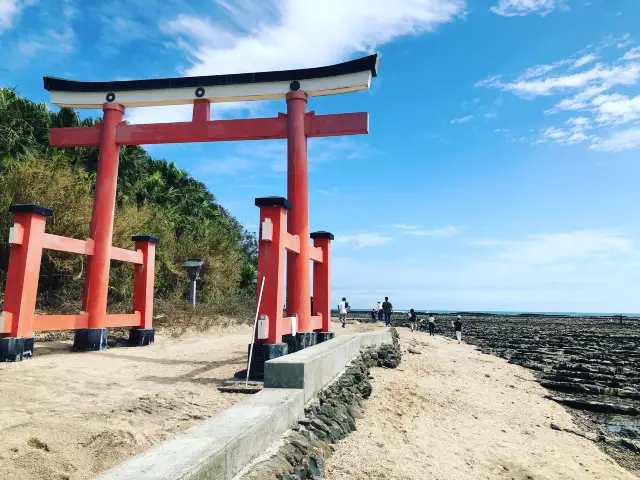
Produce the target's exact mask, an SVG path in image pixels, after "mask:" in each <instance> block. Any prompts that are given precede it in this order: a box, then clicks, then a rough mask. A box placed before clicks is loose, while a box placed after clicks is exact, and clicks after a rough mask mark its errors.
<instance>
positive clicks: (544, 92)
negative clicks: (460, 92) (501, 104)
mask: <svg viewBox="0 0 640 480" xmlns="http://www.w3.org/2000/svg"><path fill="white" fill-rule="evenodd" d="M638 78H640V63H631V64H628V65H622V66H610V67H607V66H606V65H604V64H597V65H596V66H594V67H593V68H591V69H590V70H586V71H584V72H580V73H573V74H565V75H557V76H552V77H545V78H536V79H534V80H530V81H526V80H516V81H514V82H506V83H504V82H502V81H501V80H500V77H495V76H494V77H489V78H488V79H485V80H483V81H481V82H479V83H478V84H477V86H480V87H493V88H498V89H500V90H503V91H509V92H512V93H515V94H516V95H519V96H521V97H525V98H535V97H538V96H548V95H555V94H561V93H564V92H567V91H571V90H578V89H582V88H585V87H590V86H593V84H595V83H599V84H600V86H606V88H611V87H613V86H615V85H633V84H635V83H636V81H637V80H638Z"/></svg>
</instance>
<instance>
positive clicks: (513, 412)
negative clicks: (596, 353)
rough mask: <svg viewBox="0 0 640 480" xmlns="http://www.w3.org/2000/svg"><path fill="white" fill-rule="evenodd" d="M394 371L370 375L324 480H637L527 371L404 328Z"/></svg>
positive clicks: (445, 340)
mask: <svg viewBox="0 0 640 480" xmlns="http://www.w3.org/2000/svg"><path fill="white" fill-rule="evenodd" d="M400 335H401V341H402V344H403V347H404V348H403V349H404V350H406V347H407V346H409V345H411V340H412V339H413V341H414V342H419V343H416V344H415V346H414V348H416V349H418V350H421V351H422V354H421V355H413V354H410V353H407V352H406V351H405V352H403V365H402V366H401V367H400V368H399V369H398V370H383V369H373V370H372V374H373V376H374V378H375V380H374V381H373V394H372V396H371V398H369V400H367V402H366V404H365V410H364V416H363V418H362V419H360V420H358V423H357V425H358V430H357V431H356V432H354V433H352V434H351V435H350V436H349V437H348V438H347V439H346V440H344V441H343V442H341V443H340V444H338V445H337V449H336V453H335V454H334V456H333V457H331V458H330V459H329V460H328V463H327V470H328V473H327V476H326V478H327V480H347V479H349V480H365V479H366V480H369V479H372V480H374V479H376V480H377V479H385V480H394V479H398V480H400V479H402V480H406V479H438V480H479V479H508V480H510V479H518V480H522V479H535V480H543V479H545V480H546V479H562V480H567V479H576V480H590V479H602V480H616V479H634V478H637V477H635V476H634V475H632V474H631V473H629V472H627V471H626V470H624V469H623V468H622V467H620V466H618V465H617V464H616V463H615V462H614V461H613V460H612V459H611V458H610V457H609V456H607V455H606V454H605V453H603V452H602V451H600V450H599V449H598V447H597V446H596V445H595V444H594V443H593V442H591V441H589V440H586V439H584V438H582V437H579V436H577V435H574V434H571V433H567V432H561V431H556V430H552V429H551V428H550V424H551V423H555V424H556V425H558V426H560V427H562V428H567V427H574V428H575V426H574V425H573V422H572V418H571V416H570V415H569V413H568V412H567V411H566V410H564V408H563V407H561V406H560V405H557V404H556V403H554V402H551V401H549V400H546V399H544V398H542V396H543V395H544V394H545V392H546V391H545V390H544V389H543V388H542V387H540V386H539V385H538V384H537V383H535V381H534V380H533V375H532V374H531V373H530V372H529V371H528V370H526V369H524V368H522V367H519V366H516V365H510V364H508V363H507V362H506V361H505V360H503V359H500V358H497V357H492V356H488V355H483V354H480V353H479V352H477V351H475V349H474V347H472V346H469V345H465V344H462V345H458V344H457V343H456V342H452V341H450V340H448V339H444V338H442V337H440V336H437V337H435V338H429V337H428V335H427V334H426V333H417V332H416V333H410V332H409V331H408V330H406V329H400Z"/></svg>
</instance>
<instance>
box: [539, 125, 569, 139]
mask: <svg viewBox="0 0 640 480" xmlns="http://www.w3.org/2000/svg"><path fill="white" fill-rule="evenodd" d="M542 136H543V137H544V138H546V139H548V140H559V139H562V138H565V137H567V136H569V132H566V131H564V130H562V129H560V128H555V127H549V128H547V129H546V130H544V131H543V132H542Z"/></svg>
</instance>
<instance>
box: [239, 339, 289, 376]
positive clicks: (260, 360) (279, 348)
mask: <svg viewBox="0 0 640 480" xmlns="http://www.w3.org/2000/svg"><path fill="white" fill-rule="evenodd" d="M250 351H251V344H249V346H248V348H247V355H249V352H250ZM288 353H289V348H288V345H287V344H286V343H254V344H253V354H252V355H251V371H250V372H249V379H250V380H263V379H264V363H265V362H266V361H267V360H273V359H274V358H278V357H282V356H284V355H287V354H288ZM245 375H246V371H245Z"/></svg>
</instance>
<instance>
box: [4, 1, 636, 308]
mask: <svg viewBox="0 0 640 480" xmlns="http://www.w3.org/2000/svg"><path fill="white" fill-rule="evenodd" d="M639 24H640V2H638V1H637V0H589V1H587V0H564V1H561V0H468V1H465V0H394V1H393V2H389V1H387V0H350V1H344V0H263V1H255V2H253V1H249V0H237V1H233V0H217V1H214V0H198V1H186V0H163V1H157V2H156V1H154V0H144V1H142V0H140V1H135V0H134V1H128V2H126V1H124V0H112V1H109V2H106V1H104V2H103V1H96V2H80V1H79V0H78V1H74V0H40V1H38V0H24V1H21V0H0V50H2V52H3V62H2V64H0V85H3V86H11V87H17V89H18V90H19V92H20V93H21V94H23V95H25V96H27V97H29V98H30V99H32V100H36V101H48V94H47V92H46V91H44V90H43V88H42V76H43V75H54V76H60V77H64V78H72V79H76V80H110V79H133V78H152V77H168V76H176V75H202V74H216V73H233V72H245V71H262V70H276V69H288V68H296V67H310V66H321V65H327V64H332V63H337V62H340V61H344V60H348V59H351V58H356V57H358V56H362V55H365V54H368V53H371V52H373V51H379V52H381V54H382V57H381V63H380V70H379V76H378V77H377V78H375V79H373V82H372V88H371V90H370V91H367V92H360V93H353V94H348V95H340V96H334V97H325V98H318V99H312V100H311V101H310V102H309V109H314V110H316V112H318V113H340V112H352V111H368V112H369V114H370V133H369V135H367V136H358V137H342V138H332V139H314V140H312V141H310V142H309V159H310V169H311V173H310V180H309V183H310V191H311V198H310V218H311V229H312V231H313V230H329V231H331V232H333V233H334V234H335V235H336V241H335V243H334V250H333V282H332V283H333V287H332V288H333V297H334V300H335V301H336V302H337V300H338V297H341V296H343V295H344V296H347V298H348V299H349V300H350V302H351V304H352V305H353V306H355V307H361V308H368V307H371V306H373V304H374V303H375V301H376V300H379V299H382V297H383V296H385V295H388V296H389V297H390V298H391V300H392V301H393V302H394V304H395V305H396V306H397V307H400V308H402V307H404V308H411V307H419V308H431V309H478V310H534V311H599V312H640V295H639V294H638V286H639V284H640V227H639V220H638V219H639V218H640V214H639V212H638V206H639V205H640V189H639V188H638V178H639V175H640V162H638V154H639V153H640V151H639V149H640V87H639V84H640V48H638V46H639V45H640V31H638V25H639ZM284 109H285V105H284V103H283V102H260V103H257V102H256V103H242V104H230V105H223V106H219V107H217V108H213V109H212V117H214V118H241V117H249V116H273V115H275V114H276V113H277V112H278V111H284ZM99 113H100V112H97V111H87V114H90V115H98V114H99ZM190 116H191V113H190V109H189V108H183V107H167V108H164V107H161V108H147V109H131V110H129V111H128V112H127V118H128V119H129V121H131V122H134V123H149V122H159V121H180V120H185V121H186V120H189V119H190ZM149 151H150V152H151V153H152V154H153V155H154V156H155V157H157V158H161V157H164V158H166V159H169V160H174V161H175V162H176V163H177V164H178V165H179V166H180V167H182V168H185V169H187V170H188V171H189V172H191V173H192V175H193V176H194V177H196V178H198V179H200V180H202V181H205V182H206V183H207V185H208V186H209V187H210V189H211V190H212V191H213V192H214V193H215V195H216V196H217V198H218V200H219V201H220V202H221V203H222V204H223V205H224V206H226V207H227V208H228V209H229V210H230V211H231V212H232V213H233V214H234V215H235V216H237V218H238V219H239V220H240V221H241V222H243V224H245V225H246V226H247V228H249V229H255V228H256V224H257V221H258V211H257V209H256V207H254V206H253V199H254V198H255V197H259V196H266V195H283V196H284V195H286V178H285V174H286V172H285V165H286V147H285V144H284V143H283V142H280V141H269V142H244V143H225V144H222V143H218V144H197V145H196V144H194V145H169V146H152V147H149Z"/></svg>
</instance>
